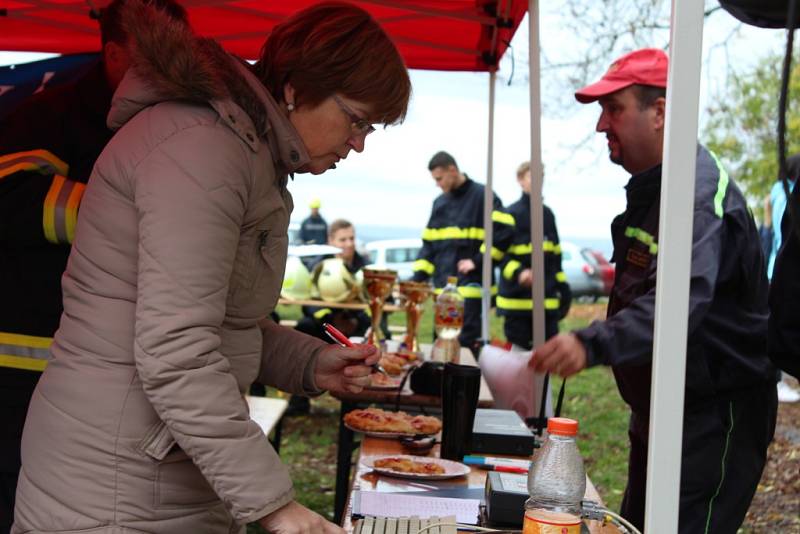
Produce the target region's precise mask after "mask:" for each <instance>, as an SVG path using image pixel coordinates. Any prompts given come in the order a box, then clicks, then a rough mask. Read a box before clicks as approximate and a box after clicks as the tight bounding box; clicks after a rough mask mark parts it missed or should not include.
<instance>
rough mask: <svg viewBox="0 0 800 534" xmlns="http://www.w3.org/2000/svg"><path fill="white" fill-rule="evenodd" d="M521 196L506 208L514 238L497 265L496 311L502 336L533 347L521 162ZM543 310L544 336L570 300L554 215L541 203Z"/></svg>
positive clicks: (525, 170)
mask: <svg viewBox="0 0 800 534" xmlns="http://www.w3.org/2000/svg"><path fill="white" fill-rule="evenodd" d="M517 181H518V182H519V185H520V187H521V188H522V197H521V198H520V199H519V200H517V201H516V202H514V203H513V204H511V205H510V206H508V208H506V211H507V212H508V213H509V214H510V215H511V216H512V217H514V238H513V240H512V242H511V246H510V247H508V250H506V254H505V258H504V259H503V265H502V268H501V271H500V272H501V276H500V284H499V285H500V292H499V295H498V296H497V310H498V313H499V314H500V315H503V316H504V317H505V322H504V330H505V335H506V339H507V340H508V341H510V342H511V343H513V344H514V345H517V346H519V347H520V348H522V349H524V350H531V348H532V346H533V319H532V317H531V316H532V310H533V299H532V298H531V285H532V282H533V275H532V271H531V248H532V245H531V165H530V163H529V162H525V163H523V164H522V165H520V166H519V168H518V169H517ZM542 230H543V234H544V242H543V244H542V246H543V249H544V277H545V280H544V293H545V301H544V309H545V338H546V339H550V338H551V337H553V336H554V335H556V334H557V333H558V321H559V320H561V319H563V318H564V317H566V315H567V312H568V311H569V307H570V304H571V303H572V292H571V291H570V288H569V284H568V283H567V276H566V275H565V274H564V272H563V271H562V270H561V245H560V243H559V240H558V229H557V228H556V218H555V216H554V215H553V212H552V211H551V210H550V208H548V207H547V206H544V228H543V229H542Z"/></svg>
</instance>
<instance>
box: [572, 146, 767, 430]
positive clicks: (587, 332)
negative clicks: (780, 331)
mask: <svg viewBox="0 0 800 534" xmlns="http://www.w3.org/2000/svg"><path fill="white" fill-rule="evenodd" d="M626 190H627V199H628V204H627V207H626V209H625V212H623V213H622V214H621V215H619V216H617V217H616V218H615V219H614V222H613V223H612V225H611V233H612V237H613V240H614V256H613V259H612V261H615V262H616V279H615V281H614V288H613V289H612V293H611V299H610V301H609V306H608V318H607V319H606V320H605V321H598V322H595V323H593V324H592V325H590V326H589V327H588V328H585V329H583V330H580V331H578V332H576V334H577V335H578V337H579V338H580V339H581V341H583V343H584V345H585V346H586V349H587V356H588V360H589V362H588V363H589V365H595V364H599V363H604V364H607V365H611V366H612V367H613V369H614V375H615V377H616V379H617V385H618V386H619V390H620V393H621V394H622V397H623V398H624V399H625V401H626V402H627V403H628V404H630V406H631V409H632V410H633V412H634V413H635V414H638V415H642V416H644V417H647V416H648V414H649V410H650V377H651V365H652V350H653V323H654V308H655V292H656V260H657V255H658V221H659V200H660V191H661V165H658V166H657V167H654V168H652V169H650V170H648V171H645V172H643V173H641V174H638V175H636V176H633V177H632V178H631V179H630V181H629V182H628V185H627V186H626ZM694 202H695V205H694V226H693V235H692V263H691V281H690V287H689V325H688V340H687V341H688V347H687V354H686V390H685V391H686V395H685V406H686V409H692V408H695V407H697V406H702V405H703V404H705V403H706V402H708V401H712V400H714V399H720V398H723V399H724V398H733V397H736V396H739V395H742V394H744V393H745V392H746V390H748V389H751V388H756V387H763V386H764V385H765V384H767V383H769V382H770V381H773V382H774V380H775V369H774V367H773V366H772V364H771V363H770V361H769V359H768V358H767V353H766V340H767V317H768V309H767V291H768V285H767V278H766V274H765V272H766V269H765V262H764V258H763V256H762V253H761V248H760V246H759V239H758V231H757V229H756V226H755V223H754V221H753V217H752V215H751V213H750V211H749V210H748V207H747V204H746V202H745V199H744V197H743V195H742V193H741V192H740V191H739V188H738V187H737V186H736V184H735V183H734V182H733V181H732V180H731V179H730V178H729V177H728V174H727V172H725V170H724V169H723V167H722V165H721V164H720V163H719V161H718V160H717V158H716V156H714V155H713V154H712V153H710V152H709V151H708V150H706V149H705V148H703V147H699V149H698V153H697V177H696V184H695V201H694Z"/></svg>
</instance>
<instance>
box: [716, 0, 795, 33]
mask: <svg viewBox="0 0 800 534" xmlns="http://www.w3.org/2000/svg"><path fill="white" fill-rule="evenodd" d="M790 1H791V0H719V4H720V5H721V6H722V9H724V10H725V11H727V12H728V13H730V14H731V15H733V16H734V17H736V18H737V19H739V20H741V21H742V22H744V23H745V24H750V25H752V26H759V27H761V28H786V27H787V26H788V24H787V23H786V20H787V14H788V12H789V2H790ZM795 1H796V0H795ZM798 11H800V10H798ZM793 27H795V28H797V27H800V12H798V14H797V16H796V17H795V21H794V24H793Z"/></svg>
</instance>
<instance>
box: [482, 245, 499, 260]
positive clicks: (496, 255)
mask: <svg viewBox="0 0 800 534" xmlns="http://www.w3.org/2000/svg"><path fill="white" fill-rule="evenodd" d="M484 252H486V243H484V244H482V245H481V254H483V253H484ZM503 256H505V254H503V251H502V250H500V249H499V248H496V247H492V259H493V260H495V261H500V260H502V259H503Z"/></svg>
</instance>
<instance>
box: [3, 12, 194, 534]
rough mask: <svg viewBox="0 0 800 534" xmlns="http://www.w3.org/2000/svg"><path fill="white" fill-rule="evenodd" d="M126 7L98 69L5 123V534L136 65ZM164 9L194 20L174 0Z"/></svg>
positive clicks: (104, 18)
mask: <svg viewBox="0 0 800 534" xmlns="http://www.w3.org/2000/svg"><path fill="white" fill-rule="evenodd" d="M121 4H122V2H121V1H120V0H117V1H116V2H113V3H112V4H110V5H109V6H108V7H107V8H105V9H104V10H103V11H102V13H101V16H100V28H101V40H102V44H103V50H102V59H101V60H99V61H98V63H97V64H96V65H94V66H93V67H92V68H91V69H90V70H89V71H87V73H86V74H84V75H83V76H81V77H80V78H79V79H77V80H75V81H73V82H69V83H66V84H64V85H60V86H57V87H53V88H51V89H45V90H44V91H42V92H40V93H37V94H35V95H33V96H31V97H30V98H28V99H27V100H25V101H24V102H23V103H22V104H20V105H19V106H18V107H17V108H16V109H15V110H13V111H12V112H11V113H10V114H8V115H7V116H6V117H5V118H4V120H3V121H2V123H0V258H2V261H0V294H2V295H3V306H0V410H2V413H3V424H2V425H0V428H1V429H2V430H0V533H2V532H8V530H9V529H10V527H11V523H12V521H13V513H14V494H15V492H16V485H17V477H18V474H19V469H20V439H21V436H22V428H23V425H24V422H25V414H26V412H27V410H28V404H29V402H30V398H31V395H32V394H33V390H34V388H35V387H36V383H37V381H38V380H39V376H40V375H41V372H42V371H43V370H44V368H45V366H46V365H47V360H48V358H49V350H48V348H49V346H50V343H51V342H52V338H53V334H54V333H55V331H56V329H57V328H58V323H59V319H60V317H61V312H62V305H61V275H62V273H63V272H64V269H65V267H66V263H67V258H68V257H69V252H70V244H71V243H72V239H73V236H74V231H75V221H76V218H77V214H78V208H79V206H80V202H81V197H82V195H83V191H84V188H85V187H86V182H87V180H88V178H89V174H90V173H91V170H92V166H93V165H94V162H95V160H96V159H97V157H98V156H99V155H100V152H101V151H102V150H103V147H104V146H105V145H106V143H107V142H108V141H109V140H110V139H111V135H112V132H111V131H110V130H109V129H108V127H107V126H106V115H107V114H108V111H109V109H110V107H111V96H112V94H113V92H114V89H115V88H116V87H117V85H119V83H120V81H121V80H122V77H123V76H124V75H125V72H126V71H127V69H128V66H129V63H130V60H129V57H128V51H127V49H126V47H125V42H126V39H127V36H126V34H125V31H124V29H123V28H122V25H121V21H120V20H119V16H118V14H119V7H120V5H121ZM156 5H158V6H161V7H162V8H163V9H164V10H165V11H168V12H169V13H170V14H171V15H172V16H173V17H175V18H178V19H181V20H186V13H185V11H184V9H183V8H182V7H180V6H179V5H177V4H175V3H174V2H172V1H171V0H159V1H157V2H156Z"/></svg>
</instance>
